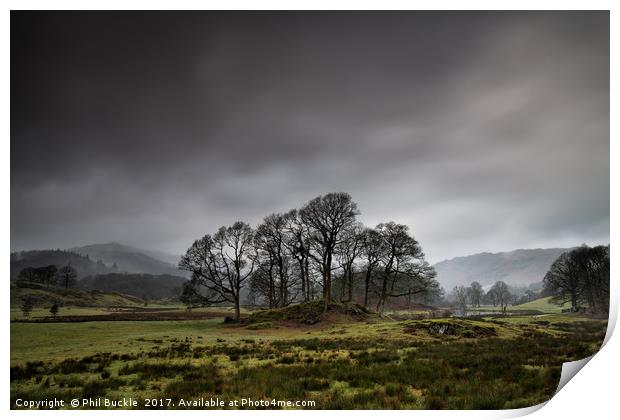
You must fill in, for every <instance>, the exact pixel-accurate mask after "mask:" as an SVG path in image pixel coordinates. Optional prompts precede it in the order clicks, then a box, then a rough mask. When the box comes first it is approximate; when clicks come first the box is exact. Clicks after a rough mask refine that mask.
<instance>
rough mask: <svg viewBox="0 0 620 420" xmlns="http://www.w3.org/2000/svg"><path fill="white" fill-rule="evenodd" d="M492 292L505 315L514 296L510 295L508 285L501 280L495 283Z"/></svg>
mask: <svg viewBox="0 0 620 420" xmlns="http://www.w3.org/2000/svg"><path fill="white" fill-rule="evenodd" d="M491 290H492V291H493V295H494V296H495V299H496V301H497V304H498V305H499V306H500V308H501V310H502V312H504V313H505V312H506V308H507V307H508V304H509V303H510V302H511V299H512V294H511V293H510V289H509V288H508V285H507V284H506V283H504V282H503V281H501V280H500V281H497V282H495V284H494V285H493V287H492V288H491ZM493 306H495V305H493Z"/></svg>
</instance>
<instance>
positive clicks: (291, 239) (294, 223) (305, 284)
mask: <svg viewBox="0 0 620 420" xmlns="http://www.w3.org/2000/svg"><path fill="white" fill-rule="evenodd" d="M284 217H285V220H286V228H287V231H288V235H287V241H286V242H285V245H286V247H287V248H288V250H289V254H290V255H291V256H292V257H293V259H295V261H296V262H297V266H298V272H299V280H300V283H301V295H302V299H303V301H304V302H306V301H308V300H310V298H311V296H312V286H311V284H310V232H309V227H308V226H306V225H305V224H304V223H303V221H302V220H301V217H300V215H299V212H298V211H297V210H296V209H293V210H291V211H289V212H288V213H286V214H285V215H284Z"/></svg>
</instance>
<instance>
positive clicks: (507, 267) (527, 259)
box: [434, 248, 571, 292]
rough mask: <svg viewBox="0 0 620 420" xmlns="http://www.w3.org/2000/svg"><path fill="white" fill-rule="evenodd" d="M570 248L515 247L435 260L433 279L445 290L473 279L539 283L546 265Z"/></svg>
mask: <svg viewBox="0 0 620 420" xmlns="http://www.w3.org/2000/svg"><path fill="white" fill-rule="evenodd" d="M570 249H571V248H548V249H517V250H515V251H510V252H498V253H495V254H492V253H488V252H484V253H481V254H475V255H469V256H467V257H457V258H452V259H450V260H445V261H441V262H438V263H437V264H435V266H434V267H435V270H436V271H437V279H438V281H439V283H440V284H441V286H442V287H443V288H444V289H445V290H446V292H449V291H450V290H452V288H453V287H454V286H459V285H462V286H465V285H469V284H470V283H471V282H473V281H477V282H479V283H480V284H481V285H482V286H483V287H489V286H491V285H492V284H493V283H495V282H496V281H498V280H502V281H504V282H505V283H506V284H508V285H509V286H513V287H525V286H528V285H531V284H533V283H540V282H541V281H542V279H543V277H544V276H545V274H546V273H547V271H548V270H549V267H550V266H551V264H552V263H553V261H555V259H556V258H557V257H559V256H560V255H561V254H562V253H563V252H566V251H568V250H570Z"/></svg>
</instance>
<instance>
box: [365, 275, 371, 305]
mask: <svg viewBox="0 0 620 420" xmlns="http://www.w3.org/2000/svg"><path fill="white" fill-rule="evenodd" d="M371 275H372V270H370V269H366V279H365V280H364V308H368V289H369V288H370V276H371Z"/></svg>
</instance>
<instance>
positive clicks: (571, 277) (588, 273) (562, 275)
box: [544, 245, 610, 313]
mask: <svg viewBox="0 0 620 420" xmlns="http://www.w3.org/2000/svg"><path fill="white" fill-rule="evenodd" d="M609 268H610V257H609V245H608V246H602V245H599V246H595V247H592V248H591V247H589V246H587V245H582V246H580V247H578V248H575V249H573V250H571V251H568V252H565V253H563V254H562V255H560V256H559V257H558V259H557V260H555V262H554V263H553V264H552V265H551V268H550V269H549V271H548V272H547V274H546V276H545V279H544V287H545V290H546V291H547V292H549V293H551V294H552V295H553V296H554V297H555V299H556V300H557V301H560V302H562V303H568V302H570V304H571V309H572V310H573V311H577V310H578V309H579V306H580V305H582V304H587V305H588V308H589V310H590V311H591V312H595V313H596V312H600V313H608V312H609Z"/></svg>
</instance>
